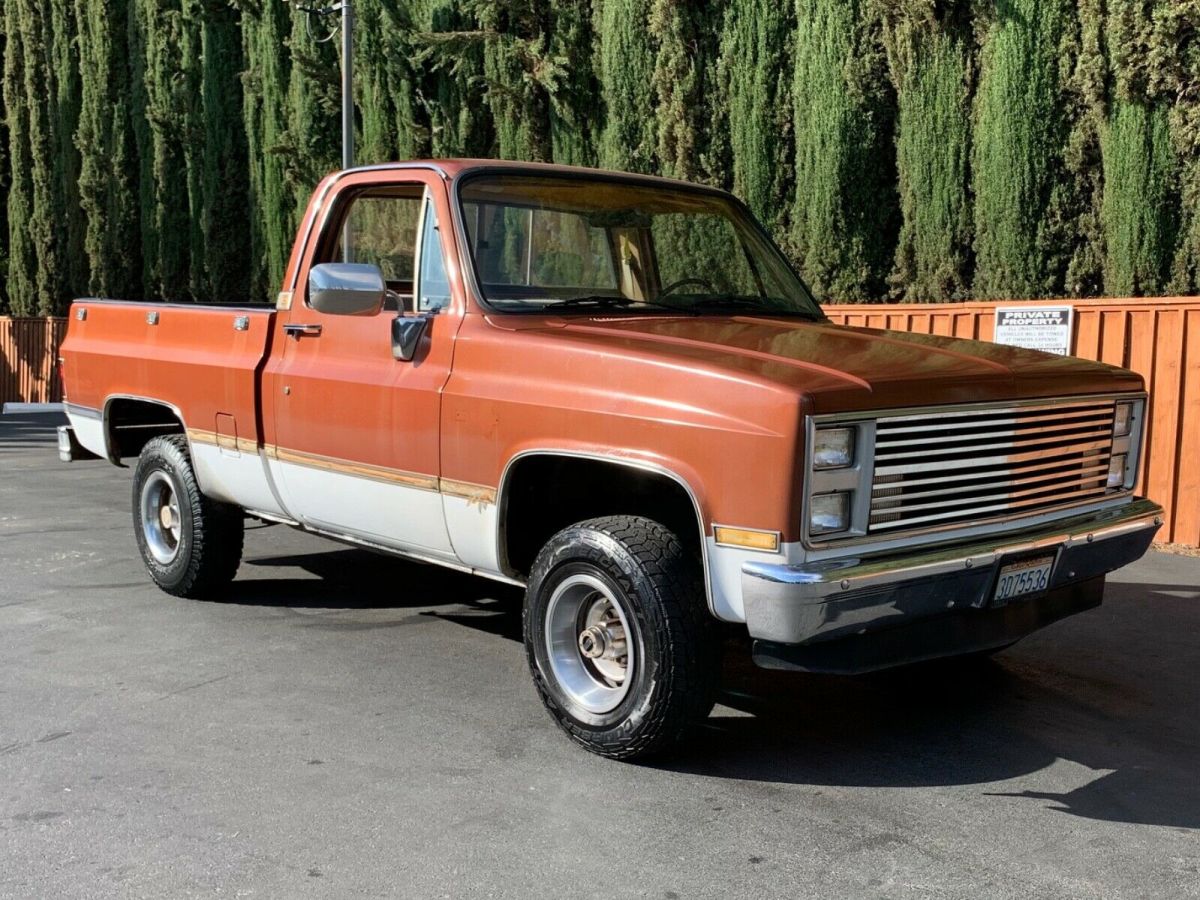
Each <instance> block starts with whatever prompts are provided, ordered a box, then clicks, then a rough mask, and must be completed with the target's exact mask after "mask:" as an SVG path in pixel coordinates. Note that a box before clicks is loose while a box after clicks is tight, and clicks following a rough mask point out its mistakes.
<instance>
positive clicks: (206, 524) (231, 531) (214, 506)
mask: <svg viewBox="0 0 1200 900" xmlns="http://www.w3.org/2000/svg"><path fill="white" fill-rule="evenodd" d="M133 530H134V534H135V535H136V537H137V544H138V550H139V551H140V552H141V554H142V561H143V562H144V563H145V564H146V569H147V571H148V572H149V573H150V577H151V578H153V579H154V583H155V584H157V585H158V586H159V587H160V588H161V589H162V590H164V591H166V592H167V593H168V594H172V595H174V596H176V597H191V598H200V597H207V596H210V595H211V594H212V593H213V592H214V591H216V590H218V589H220V588H222V587H225V586H226V585H227V584H229V582H231V581H232V580H233V577H234V575H236V574H237V570H238V566H239V565H240V564H241V561H242V540H243V537H244V534H245V519H244V516H243V514H242V511H241V510H240V509H239V508H238V507H236V506H230V505H228V504H225V503H219V502H217V501H216V500H212V499H210V498H208V497H206V496H204V495H203V494H202V493H200V487H199V485H197V483H196V474H195V472H194V471H193V469H192V462H191V458H190V457H189V455H188V445H187V439H186V438H184V437H183V436H181V435H172V436H167V437H158V438H154V439H153V440H151V441H149V442H148V443H147V444H146V446H145V447H144V448H143V449H142V453H141V456H139V457H138V462H137V468H136V469H134V473H133Z"/></svg>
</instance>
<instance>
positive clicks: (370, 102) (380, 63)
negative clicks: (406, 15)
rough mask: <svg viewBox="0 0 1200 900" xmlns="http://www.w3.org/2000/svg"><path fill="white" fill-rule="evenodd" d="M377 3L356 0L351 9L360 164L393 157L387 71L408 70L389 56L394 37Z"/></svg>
mask: <svg viewBox="0 0 1200 900" xmlns="http://www.w3.org/2000/svg"><path fill="white" fill-rule="evenodd" d="M383 16H384V4H382V3H381V2H380V0H359V2H357V3H355V5H354V18H355V34H354V38H355V41H354V105H355V108H356V109H357V111H358V116H357V118H358V122H359V127H358V131H357V134H356V136H355V153H356V155H357V156H358V158H359V159H360V160H362V162H363V163H364V164H367V163H378V162H385V161H387V160H389V159H393V158H395V157H396V156H397V150H396V148H397V146H398V144H399V136H398V134H397V129H398V117H397V115H396V109H395V102H394V98H393V95H392V91H391V84H390V78H389V70H390V69H392V68H393V67H395V68H400V69H402V70H404V74H406V75H407V69H408V66H407V65H406V61H405V59H404V57H403V56H398V55H396V54H395V53H394V52H393V47H394V46H395V40H394V36H393V35H392V34H391V33H389V30H387V28H386V26H385V24H384V19H383Z"/></svg>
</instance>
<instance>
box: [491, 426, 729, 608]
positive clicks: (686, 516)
mask: <svg viewBox="0 0 1200 900" xmlns="http://www.w3.org/2000/svg"><path fill="white" fill-rule="evenodd" d="M584 475H588V476H597V475H602V476H607V477H606V478H605V479H604V481H603V490H602V491H601V489H600V484H599V483H598V480H595V481H591V482H587V483H582V484H581V482H580V480H579V479H581V478H582V476H584ZM564 477H565V478H571V479H575V480H574V481H573V482H572V485H571V487H572V488H574V490H567V491H562V490H561V488H562V484H561V480H562V479H563V478H564ZM551 478H556V479H558V480H559V481H560V483H559V484H557V485H556V488H557V489H558V490H556V492H555V495H554V502H552V503H551V504H550V505H549V509H546V508H544V507H543V508H542V509H541V510H534V508H533V504H532V503H531V498H530V497H529V493H530V491H531V489H532V488H533V487H535V486H536V485H538V484H539V483H540V484H544V483H546V481H547V480H548V479H551ZM579 499H582V500H583V501H584V502H583V503H582V504H581V505H580V506H578V507H572V506H571V503H572V501H576V500H579ZM659 504H661V505H659ZM496 510H497V513H496V522H497V529H496V530H497V536H496V540H497V547H496V554H497V555H496V558H497V560H498V561H499V564H500V569H501V571H502V572H503V573H504V574H505V575H507V576H509V577H511V578H515V579H523V578H524V576H525V575H527V574H528V572H529V567H530V566H531V565H532V562H533V558H534V557H535V556H536V555H537V551H538V550H539V549H540V548H541V546H542V545H543V544H544V543H545V541H546V540H548V539H549V538H550V537H551V536H552V535H553V534H555V533H556V532H557V531H559V530H561V529H562V528H565V527H567V526H568V525H571V524H574V523H575V522H579V521H582V520H584V519H589V518H595V517H596V516H599V515H609V514H627V515H645V516H647V517H648V518H651V519H654V520H655V521H659V522H660V523H661V524H663V525H665V526H667V527H671V528H672V529H674V530H676V531H677V533H678V534H679V537H680V539H681V540H683V541H684V542H685V544H686V545H687V546H689V547H692V548H693V549H694V550H695V552H696V554H697V555H698V556H699V558H700V563H701V567H702V578H703V581H704V594H705V603H706V605H707V607H708V610H709V612H710V613H711V614H713V615H715V614H716V613H715V607H714V603H713V588H712V581H711V578H710V572H709V558H708V554H709V548H708V540H707V535H708V528H707V524H706V523H707V518H706V516H705V506H704V501H703V498H702V495H701V494H700V493H699V492H698V491H697V490H696V488H695V487H694V486H693V484H692V482H691V481H690V480H689V479H688V478H686V477H685V476H684V475H682V474H680V473H679V472H678V471H675V470H674V469H671V468H669V467H668V466H665V465H662V464H660V463H657V462H652V461H649V460H642V459H636V458H630V457H627V456H614V455H610V454H605V453H602V452H592V451H582V450H568V449H554V448H532V449H525V450H522V451H520V452H518V453H516V454H514V455H513V456H511V457H510V458H509V460H508V462H507V463H506V464H505V466H504V471H503V472H502V473H501V476H500V484H499V486H498V487H497V489H496ZM539 513H540V515H539ZM664 513H665V516H664ZM664 517H665V518H666V521H663V519H664Z"/></svg>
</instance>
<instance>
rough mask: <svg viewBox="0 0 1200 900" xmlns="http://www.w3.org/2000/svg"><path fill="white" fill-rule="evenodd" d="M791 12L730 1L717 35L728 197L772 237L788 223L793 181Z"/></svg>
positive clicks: (782, 6)
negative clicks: (768, 228)
mask: <svg viewBox="0 0 1200 900" xmlns="http://www.w3.org/2000/svg"><path fill="white" fill-rule="evenodd" d="M792 12H793V10H792V7H791V6H790V5H789V4H786V3H779V2H777V0H733V2H731V3H730V4H729V8H728V9H727V10H726V12H725V17H724V23H723V26H722V31H721V50H720V57H721V64H720V83H721V92H722V94H723V95H724V99H725V109H724V111H725V114H726V116H727V117H728V123H727V126H726V127H727V130H728V133H729V149H730V158H731V164H732V170H733V185H732V186H733V190H734V192H735V193H736V194H738V195H739V196H740V197H741V198H742V199H743V200H745V201H746V203H747V204H748V205H749V206H750V208H751V209H752V210H753V211H754V213H755V215H757V216H758V217H759V218H760V219H762V220H763V221H764V222H766V223H767V224H768V225H770V226H771V227H772V228H773V229H777V230H781V229H782V228H783V226H784V224H785V222H786V219H787V215H788V212H789V209H788V207H789V206H790V201H791V196H790V194H791V184H792V174H793V173H792V171H791V169H792V166H791V159H792V153H793V146H792V133H791V121H792V99H791V78H790V76H789V73H790V72H791V69H792V55H791V37H792V30H793V27H794V25H793V21H792Z"/></svg>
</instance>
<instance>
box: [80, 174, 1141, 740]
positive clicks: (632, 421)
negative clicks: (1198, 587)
mask: <svg viewBox="0 0 1200 900" xmlns="http://www.w3.org/2000/svg"><path fill="white" fill-rule="evenodd" d="M70 316H71V318H70V328H69V332H68V335H67V339H66V342H65V344H64V345H63V350H62V371H63V378H64V385H65V389H66V395H67V398H68V401H67V404H66V411H67V415H68V417H69V421H70V425H69V426H65V427H64V428H63V429H62V430H61V431H60V435H59V447H60V453H61V455H62V456H63V458H64V459H67V460H69V459H73V458H79V457H82V456H86V455H95V456H99V457H103V458H107V459H109V460H111V461H112V462H113V463H116V464H118V465H121V464H122V463H123V461H125V460H130V461H131V462H132V461H134V460H136V464H135V468H134V473H133V520H134V529H135V532H136V535H137V541H138V546H139V547H140V549H141V553H142V556H143V558H144V560H145V564H146V567H147V569H149V572H150V576H151V577H152V578H153V579H154V581H155V582H156V583H157V584H158V585H159V586H160V587H161V588H162V589H163V590H165V591H167V592H168V593H171V594H175V595H179V596H185V597H194V596H201V595H207V596H216V597H218V598H219V597H220V595H221V592H222V591H223V590H224V589H226V587H227V585H228V582H229V581H230V580H231V579H232V578H233V577H234V574H235V573H236V571H237V568H238V563H239V560H240V557H241V553H242V534H243V522H244V520H245V519H246V518H247V517H249V518H252V519H259V520H265V521H268V522H280V523H284V524H286V525H290V526H293V527H296V528H302V529H304V530H306V531H310V532H313V533H316V534H321V535H326V536H328V537H330V538H333V539H335V540H339V541H346V542H349V543H353V544H358V545H361V546H365V547H369V548H372V549H374V550H378V551H383V552H386V553H394V554H397V555H400V556H404V557H409V558H412V559H417V560H421V561H424V562H428V563H434V564H438V565H444V566H450V567H452V568H455V569H460V570H463V571H467V572H474V573H476V574H478V575H481V576H485V577H488V578H494V579H498V580H500V581H504V582H508V583H511V584H517V585H522V586H524V587H525V590H526V594H525V609H524V629H525V645H526V648H527V653H528V658H529V667H530V671H531V673H532V676H533V680H534V683H535V684H536V686H537V690H538V692H539V693H540V695H541V699H542V701H543V702H544V704H545V706H546V708H547V709H548V710H549V711H550V713H551V715H552V716H553V717H554V719H555V720H556V721H557V723H558V724H559V725H560V726H561V727H562V728H563V729H564V730H565V731H566V732H567V733H568V734H569V735H570V736H571V737H572V738H573V739H574V740H575V741H577V742H578V743H580V744H582V745H583V746H585V747H587V748H588V749H590V750H592V751H594V752H597V753H601V754H604V755H607V756H611V757H618V758H631V757H634V756H638V755H641V754H644V753H650V752H654V751H658V750H662V749H664V748H666V747H668V746H669V745H671V744H672V743H673V742H675V741H677V740H678V739H679V737H680V736H681V735H682V734H683V733H685V731H686V730H687V728H688V727H689V725H691V724H692V723H694V722H696V721H697V720H699V719H702V718H703V717H704V716H706V715H707V713H708V711H709V709H710V708H711V706H712V703H713V698H714V692H715V689H716V681H717V676H718V672H719V669H720V656H719V654H720V648H721V646H722V644H723V642H722V640H721V636H722V632H723V630H727V629H729V628H732V627H734V626H735V625H736V626H738V627H740V629H741V630H742V633H743V634H745V633H746V632H748V634H749V636H750V638H752V639H753V643H752V647H753V650H752V652H753V656H754V659H755V661H756V662H757V663H758V664H760V665H763V666H769V667H781V668H792V669H799V670H806V671H818V672H859V671H868V670H872V669H879V668H883V667H886V666H892V665H898V664H902V663H907V662H912V661H914V660H920V659H930V658H934V657H940V656H951V655H956V654H969V653H971V654H977V653H984V652H991V651H994V650H996V649H998V648H1002V647H1005V646H1007V645H1009V644H1011V643H1013V642H1014V641H1016V640H1018V639H1020V638H1021V637H1023V636H1025V635H1027V634H1029V633H1030V632H1032V631H1034V630H1035V629H1037V628H1039V627H1041V626H1044V625H1046V624H1048V623H1050V622H1053V621H1055V620H1057V619H1060V618H1062V617H1064V616H1067V615H1070V614H1072V613H1076V612H1080V611H1082V610H1086V609H1089V608H1092V607H1095V606H1096V605H1098V604H1099V603H1100V602H1101V598H1102V594H1103V587H1104V577H1105V574H1106V573H1108V572H1110V571H1112V570H1113V569H1116V568H1118V567H1119V566H1122V565H1125V564H1126V563H1129V562H1131V561H1133V560H1135V559H1137V558H1138V557H1139V556H1141V555H1142V554H1143V553H1144V552H1145V550H1146V548H1147V547H1148V546H1149V544H1150V541H1151V538H1152V537H1153V535H1154V533H1155V531H1156V530H1157V528H1158V526H1159V524H1160V516H1161V513H1162V510H1161V509H1160V507H1158V506H1157V505H1156V504H1154V503H1153V502H1151V501H1149V500H1146V499H1142V498H1138V497H1135V496H1133V493H1132V488H1133V485H1134V482H1135V480H1136V477H1137V471H1138V455H1139V451H1140V449H1141V444H1142V432H1143V424H1144V413H1145V394H1144V389H1143V384H1142V381H1141V379H1140V378H1139V377H1138V376H1137V375H1136V374H1134V373H1132V372H1129V371H1125V370H1123V369H1117V368H1112V367H1110V366H1105V365H1100V364H1098V363H1093V362H1086V361H1083V360H1079V359H1073V358H1063V357H1056V356H1051V355H1047V354H1042V353H1036V352H1032V351H1024V350H1019V349H1014V348H1010V347H1002V346H996V345H992V344H984V343H977V342H972V341H963V340H954V339H949V338H940V337H927V336H917V335H910V334H900V333H892V332H886V331H877V330H870V329H863V328H845V327H837V326H834V325H832V324H830V322H829V321H828V319H827V318H826V317H825V316H824V315H823V313H822V312H821V309H820V307H819V306H818V305H817V304H816V303H815V302H814V301H813V299H812V297H811V295H810V294H809V291H808V290H807V289H806V288H805V286H804V284H803V282H802V281H801V280H800V278H799V277H798V276H797V275H796V273H795V272H794V271H793V270H792V268H791V267H790V266H789V265H788V263H787V261H786V260H785V258H784V257H783V255H782V254H781V253H780V252H779V250H778V249H777V247H776V246H775V245H774V244H773V243H772V241H771V239H770V237H769V236H768V235H767V234H766V233H765V232H764V231H763V229H762V228H761V227H760V226H759V225H758V224H757V223H756V222H755V220H754V218H753V217H752V216H751V214H750V213H749V212H748V210H747V209H746V207H745V206H744V205H743V204H742V203H740V202H739V201H738V200H737V199H735V198H734V197H732V196H730V195H728V194H726V193H724V192H721V191H718V190H713V189H710V188H707V187H700V186H697V185H692V184H687V183H683V182H678V181H670V180H666V179H660V178H651V177H644V176H640V175H626V174H617V173H608V172H597V171H591V170H585V169H572V168H564V167H554V166H541V165H531V164H517V163H500V162H494V161H471V160H445V161H431V162H409V163H400V164H393V165H383V166H373V167H369V168H360V169H353V170H349V171H344V172H339V173H336V174H334V175H331V176H329V177H328V178H326V179H325V180H324V181H323V182H322V183H321V185H320V186H319V187H318V189H317V191H316V193H315V195H314V196H313V199H312V201H311V203H310V204H309V206H308V210H307V212H306V214H305V216H304V219H303V222H302V225H301V228H300V232H299V236H298V237H297V240H296V244H295V247H294V249H293V251H292V255H291V261H290V263H289V266H288V270H287V273H286V275H285V276H284V279H283V284H282V290H281V291H280V293H279V296H278V300H277V302H276V304H275V306H274V308H270V307H256V306H234V305H226V304H224V303H222V304H219V305H212V306H204V305H191V304H184V305H176V304H165V303H134V302H127V301H121V300H100V299H85V300H78V301H76V302H75V303H74V305H73V306H72V309H71V314H70ZM722 623H728V624H726V625H722Z"/></svg>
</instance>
